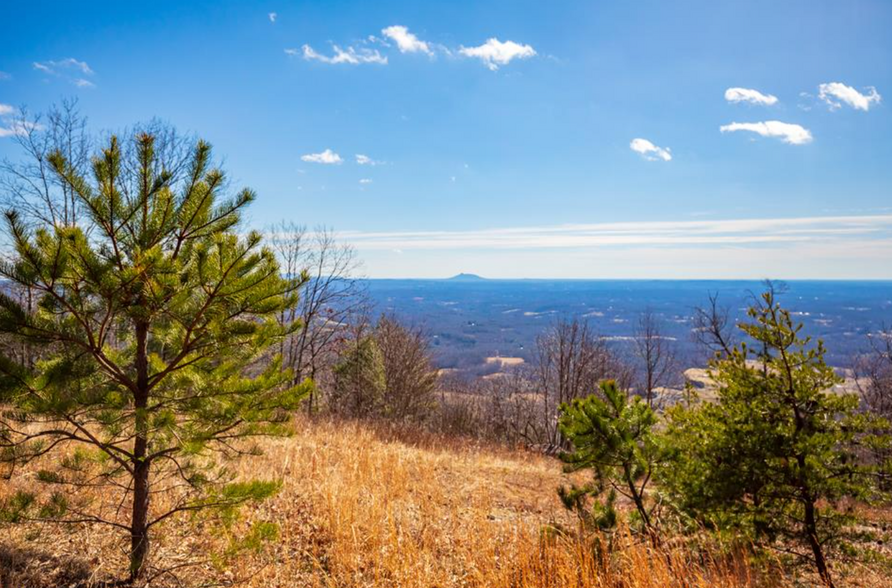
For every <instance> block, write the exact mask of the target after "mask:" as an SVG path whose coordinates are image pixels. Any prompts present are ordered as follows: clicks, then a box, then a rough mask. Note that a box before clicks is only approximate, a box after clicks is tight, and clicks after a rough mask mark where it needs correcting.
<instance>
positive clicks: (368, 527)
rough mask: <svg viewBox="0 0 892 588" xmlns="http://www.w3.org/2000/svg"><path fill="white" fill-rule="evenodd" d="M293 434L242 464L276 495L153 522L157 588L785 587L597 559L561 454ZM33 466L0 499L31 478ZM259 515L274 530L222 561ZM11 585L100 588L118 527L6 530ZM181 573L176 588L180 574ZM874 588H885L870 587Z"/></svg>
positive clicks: (618, 552)
mask: <svg viewBox="0 0 892 588" xmlns="http://www.w3.org/2000/svg"><path fill="white" fill-rule="evenodd" d="M297 427H298V434H297V435H295V436H294V437H292V438H288V439H273V440H267V441H264V451H265V453H264V455H263V456H261V457H255V458H245V459H243V460H242V461H241V462H239V464H238V466H237V467H238V468H239V475H240V476H242V477H244V478H251V479H253V478H264V479H276V480H281V481H282V484H283V485H282V489H281V491H280V492H279V494H277V495H276V496H275V497H274V498H272V499H270V500H268V501H266V502H264V503H262V504H259V505H256V506H253V507H250V508H246V509H244V510H243V511H242V516H241V518H240V519H239V522H238V523H236V524H235V525H234V526H232V527H231V528H229V529H228V530H223V529H222V528H221V527H219V526H216V525H213V524H212V523H211V522H210V521H207V520H190V519H188V518H180V519H178V520H174V521H172V522H170V523H166V524H165V526H163V527H161V528H160V529H158V533H156V541H155V544H154V551H153V564H154V565H155V567H156V568H159V567H173V566H178V565H182V564H190V565H188V566H185V567H182V568H178V569H177V570H176V575H177V576H178V577H179V580H177V581H175V580H174V578H173V575H172V574H168V575H161V576H159V577H157V578H155V579H154V580H153V581H152V584H151V585H152V586H167V585H171V586H173V585H185V586H198V585H213V584H216V585H220V584H223V585H228V584H232V583H235V584H238V585H243V586H248V587H256V588H260V587H264V588H265V587H283V588H284V587H302V586H314V587H366V586H368V587H372V586H381V587H384V586H387V587H392V586H405V587H418V588H434V587H447V586H468V587H481V588H482V587H493V588H500V587H505V588H509V587H510V588H527V587H530V588H532V587H554V588H558V587H568V588H573V587H578V588H588V587H591V588H594V587H603V588H619V587H623V588H657V587H660V588H669V587H679V588H680V587H704V588H705V587H728V588H732V587H733V588H737V587H744V586H762V585H764V586H780V585H783V581H782V579H781V578H779V577H778V576H777V575H774V576H773V577H772V578H771V580H770V581H763V582H759V581H757V579H756V575H755V573H754V572H752V570H751V569H750V568H749V567H748V566H747V565H746V564H745V563H744V561H743V559H742V558H732V557H726V558H717V557H709V556H706V555H703V554H699V555H695V554H693V553H692V552H691V551H690V550H688V549H685V548H684V546H683V545H682V544H679V547H678V548H668V547H667V548H664V549H661V550H659V552H656V551H654V550H653V548H652V547H650V546H649V545H648V544H646V543H641V542H639V541H637V540H635V539H633V538H632V537H630V536H628V535H622V534H620V535H619V536H617V537H614V539H613V545H612V547H611V549H610V553H611V555H610V557H607V558H598V557H596V556H595V554H594V551H593V550H592V548H591V543H590V542H588V541H585V542H583V541H579V540H577V539H575V538H574V537H575V536H576V534H575V533H571V534H569V535H568V536H566V537H558V536H555V535H554V534H550V533H545V532H543V529H544V528H545V526H546V525H549V524H551V523H559V524H562V525H565V526H567V527H570V528H572V525H573V520H572V519H571V518H569V517H568V515H567V513H566V512H565V510H564V509H563V507H562V505H561V504H560V502H559V501H558V499H557V496H556V494H555V488H556V487H557V486H558V485H559V484H561V483H562V482H566V480H565V479H564V478H563V476H562V474H561V473H560V472H561V469H560V466H559V465H558V464H557V463H556V462H555V461H554V460H553V459H548V458H545V457H541V456H537V455H533V454H530V453H525V452H514V451H509V450H505V449H499V448H492V447H484V446H476V445H468V444H462V443H460V442H456V441H449V440H445V439H439V438H437V437H432V436H422V435H416V436H409V437H408V438H407V436H405V435H402V436H401V435H397V434H394V433H392V432H388V431H387V430H386V429H382V428H380V427H379V428H373V427H369V426H364V425H359V424H356V423H342V422H329V421H323V422H316V423H309V422H306V421H300V422H298V423H297ZM28 484H30V482H29V477H28V474H27V472H21V473H19V474H17V476H16V478H14V479H13V480H12V481H11V482H10V483H8V484H6V485H4V486H3V490H2V492H3V493H7V492H9V491H11V489H12V488H15V487H19V486H22V485H28ZM257 521H269V522H275V523H276V524H277V525H278V529H279V532H278V537H277V538H276V539H275V540H271V541H267V542H265V543H263V544H262V545H261V546H260V547H259V549H248V550H247V551H243V552H241V553H239V554H237V555H231V556H228V555H226V552H227V550H228V549H230V547H231V546H232V545H233V543H234V542H237V541H239V540H240V538H244V537H245V536H246V535H247V534H248V533H249V529H250V527H251V525H252V524H253V523H255V522H257ZM4 532H5V537H4V538H3V540H2V541H0V544H2V546H3V547H2V550H0V569H2V572H0V573H2V574H3V575H4V581H3V582H0V584H2V585H3V586H16V587H18V586H30V585H33V586H56V585H68V584H69V583H71V582H74V581H80V582H82V583H83V584H84V585H90V583H91V582H98V581H99V580H102V579H108V578H110V577H113V576H115V575H118V576H119V575H120V572H121V570H123V569H125V565H126V564H125V561H124V559H125V558H124V544H123V543H122V541H121V537H120V535H116V534H115V533H113V532H110V531H109V530H108V529H103V528H100V527H95V526H82V527H79V528H75V529H72V530H70V531H61V530H58V529H56V528H49V527H39V526H36V525H18V526H15V527H11V528H8V529H5V531H4ZM178 582H180V583H178ZM875 585H876V586H880V585H881V584H875Z"/></svg>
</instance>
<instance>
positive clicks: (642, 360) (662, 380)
mask: <svg viewBox="0 0 892 588" xmlns="http://www.w3.org/2000/svg"><path fill="white" fill-rule="evenodd" d="M633 351H634V353H635V357H636V359H637V362H638V379H639V380H640V385H639V390H640V391H641V394H642V395H643V396H644V399H645V400H646V401H647V405H648V406H649V407H650V408H654V404H655V402H656V400H657V398H656V394H657V389H658V388H663V387H666V386H669V385H671V384H673V383H674V382H675V380H677V376H678V374H677V372H678V363H677V361H676V350H675V346H674V341H673V340H671V339H669V338H668V337H666V336H665V335H664V334H663V330H662V328H661V325H660V321H659V319H658V318H657V316H656V315H655V314H654V312H653V310H651V309H650V308H648V309H645V311H644V312H642V313H641V316H639V317H638V328H637V329H636V331H635V341H634V346H633Z"/></svg>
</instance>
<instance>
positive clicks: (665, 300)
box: [369, 280, 892, 372]
mask: <svg viewBox="0 0 892 588" xmlns="http://www.w3.org/2000/svg"><path fill="white" fill-rule="evenodd" d="M787 286H788V288H789V289H788V291H787V292H786V293H785V294H784V295H783V296H782V297H781V302H782V303H783V304H784V305H785V306H786V307H787V308H789V309H790V310H792V311H793V312H794V313H795V318H797V319H799V320H800V321H802V322H803V323H804V324H805V329H806V332H807V333H809V334H811V335H813V336H814V337H816V338H823V339H824V340H825V341H826V342H827V345H828V348H829V354H828V357H827V359H828V362H829V363H831V364H832V365H836V366H842V367H845V366H847V365H849V362H850V359H851V357H852V355H853V354H855V353H857V352H859V351H863V350H865V349H866V348H867V347H868V346H869V336H870V335H871V334H874V335H875V334H876V333H877V332H878V331H879V330H880V328H881V326H882V325H883V324H886V325H890V324H892V282H879V281H877V282H868V281H861V282H855V281H849V282H842V281H794V282H788V283H787ZM761 289H762V284H761V283H760V282H757V281H700V280H692V281H645V280H642V281H635V280H624V281H612V280H603V281H600V280H480V281H465V280H457V281H453V280H370V281H369V291H370V293H371V296H372V298H373V300H374V301H375V302H376V305H377V309H378V311H379V312H393V313H396V314H397V315H398V316H399V317H401V318H404V319H407V320H409V321H410V322H414V323H417V324H420V325H423V326H424V327H425V329H426V330H427V332H428V333H429V335H430V336H431V339H432V344H433V347H434V351H435V356H436V360H437V362H438V365H439V366H440V367H443V368H458V369H459V370H462V371H468V372H473V371H474V370H478V371H479V370H484V371H485V370H486V369H492V365H489V366H487V358H490V357H497V356H499V357H503V358H505V357H517V358H521V359H524V360H525V361H530V360H531V359H532V350H533V348H534V346H535V343H536V337H537V336H538V335H539V334H540V333H541V332H542V331H543V330H544V329H545V328H546V327H547V326H548V325H549V324H550V323H552V322H553V321H555V320H557V319H559V318H565V317H566V318H572V317H580V318H584V319H586V320H588V321H590V322H591V324H592V325H593V326H594V327H595V329H596V330H597V331H598V332H599V333H600V334H601V336H602V337H604V338H605V339H607V340H608V341H611V342H612V343H613V344H614V345H615V346H616V347H617V349H618V350H620V351H621V352H622V351H623V350H628V346H629V343H630V341H631V339H632V337H633V335H634V332H635V324H636V321H637V318H638V316H639V314H640V313H641V312H642V311H643V310H645V309H647V308H650V309H651V310H652V311H653V312H654V313H655V314H656V315H657V316H658V317H659V319H660V320H661V322H662V325H663V330H664V334H665V335H666V336H667V337H671V338H672V339H674V340H675V341H676V342H677V345H678V348H679V351H680V353H681V355H682V358H683V359H684V360H685V362H686V364H687V365H689V366H697V365H702V364H703V362H704V359H705V358H704V355H703V354H702V352H701V350H698V349H697V347H696V345H695V344H694V343H693V341H692V338H691V315H692V309H693V308H694V307H696V306H698V305H703V304H704V303H705V302H706V301H707V297H708V295H709V293H710V292H713V293H715V292H718V294H719V302H720V304H721V305H726V306H728V308H729V309H730V310H731V312H732V314H733V315H734V316H735V317H736V318H738V319H740V318H744V316H745V315H744V313H745V308H746V306H747V305H748V303H749V302H750V300H751V297H752V295H753V293H758V292H760V291H761ZM490 363H491V362H490Z"/></svg>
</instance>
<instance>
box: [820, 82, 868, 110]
mask: <svg viewBox="0 0 892 588" xmlns="http://www.w3.org/2000/svg"><path fill="white" fill-rule="evenodd" d="M865 90H866V92H867V93H866V94H862V93H861V92H859V91H858V90H856V89H855V88H853V87H851V86H847V85H845V84H843V83H841V82H829V83H826V84H821V85H820V86H818V98H820V99H821V100H822V101H824V102H825V103H826V104H827V105H828V106H830V108H831V109H832V110H837V109H839V108H842V105H843V104H847V105H848V106H851V107H852V108H854V109H855V110H863V111H865V112H867V111H868V110H870V107H871V106H872V105H874V104H879V103H880V101H881V100H882V96H880V95H879V93H877V89H876V88H874V87H873V86H869V87H867V88H865Z"/></svg>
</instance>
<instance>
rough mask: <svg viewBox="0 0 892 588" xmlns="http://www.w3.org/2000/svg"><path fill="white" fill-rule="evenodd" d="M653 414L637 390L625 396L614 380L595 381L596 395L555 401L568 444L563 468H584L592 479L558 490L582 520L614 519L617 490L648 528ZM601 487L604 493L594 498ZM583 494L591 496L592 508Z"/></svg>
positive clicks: (654, 451) (605, 522)
mask: <svg viewBox="0 0 892 588" xmlns="http://www.w3.org/2000/svg"><path fill="white" fill-rule="evenodd" d="M655 423H656V416H655V415H654V412H653V410H652V409H651V408H650V407H649V406H648V405H647V403H646V402H645V401H644V400H643V399H641V398H640V397H638V396H634V397H632V398H629V395H628V393H627V392H625V391H623V390H620V388H619V387H618V386H617V385H616V382H613V381H607V382H603V383H601V395H596V394H593V395H591V396H588V397H586V398H579V399H576V400H573V401H572V402H570V403H565V404H563V405H561V414H560V420H559V427H560V431H561V433H562V434H563V436H564V438H565V439H566V440H567V441H569V442H570V443H571V444H572V446H573V450H572V451H571V452H568V453H564V454H562V455H561V459H562V460H563V461H564V462H565V463H566V464H567V465H566V468H565V469H566V470H567V471H569V472H573V471H578V470H581V469H590V470H592V473H593V474H594V480H593V482H592V483H590V484H587V485H585V486H583V487H579V488H577V487H573V488H570V489H567V488H561V489H560V490H559V493H560V496H561V499H562V500H563V502H564V504H565V505H566V506H567V507H569V508H571V509H573V510H576V511H577V512H578V513H579V514H580V515H581V516H582V518H583V520H585V521H587V522H589V523H593V524H594V525H596V526H599V527H606V526H611V525H612V524H613V523H614V522H615V521H616V513H615V511H614V508H613V506H614V501H615V498H616V496H617V494H619V495H622V496H624V497H626V498H627V499H628V500H630V501H631V502H632V503H633V504H634V505H635V512H636V515H637V517H638V519H639V521H640V523H641V525H642V526H643V527H644V529H645V531H647V532H648V533H651V534H653V531H654V521H653V512H652V510H653V507H652V505H651V506H649V505H648V504H647V500H648V499H647V495H646V491H647V486H648V483H649V482H650V481H651V479H652V477H653V473H654V468H655V466H656V464H657V461H658V457H659V447H658V446H657V443H656V438H655V435H654V432H653V426H654V424H655ZM605 492H606V499H604V500H603V501H600V498H601V497H602V496H603V495H604V494H605ZM588 498H593V499H594V500H595V503H594V507H593V511H594V512H593V513H589V512H588V510H587V504H586V503H587V502H588V500H587V499H588Z"/></svg>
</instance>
